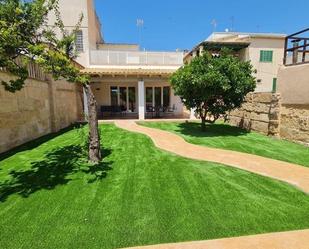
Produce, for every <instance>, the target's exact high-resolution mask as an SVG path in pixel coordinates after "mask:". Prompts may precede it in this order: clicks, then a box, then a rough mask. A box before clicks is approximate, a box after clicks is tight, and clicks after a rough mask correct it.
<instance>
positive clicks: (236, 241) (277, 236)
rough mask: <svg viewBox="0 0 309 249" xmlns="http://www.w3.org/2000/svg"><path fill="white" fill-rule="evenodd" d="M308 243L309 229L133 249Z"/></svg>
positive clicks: (271, 247) (269, 247)
mask: <svg viewBox="0 0 309 249" xmlns="http://www.w3.org/2000/svg"><path fill="white" fill-rule="evenodd" d="M308 245H309V230H301V231H291V232H282V233H268V234H260V235H252V236H243V237H235V238H227V239H217V240H206V241H196V242H186V243H175V244H165V245H164V244H162V245H156V246H145V247H134V248H131V249H253V248H254V249H308V248H309V246H308Z"/></svg>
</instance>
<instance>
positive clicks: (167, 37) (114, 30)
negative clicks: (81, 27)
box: [95, 0, 309, 51]
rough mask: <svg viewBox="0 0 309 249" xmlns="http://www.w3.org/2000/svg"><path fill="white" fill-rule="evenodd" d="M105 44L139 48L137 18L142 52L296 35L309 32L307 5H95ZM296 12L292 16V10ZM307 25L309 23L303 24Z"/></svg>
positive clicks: (226, 1) (225, 0) (248, 0)
mask: <svg viewBox="0 0 309 249" xmlns="http://www.w3.org/2000/svg"><path fill="white" fill-rule="evenodd" d="M95 2H96V9H97V13H98V15H99V17H100V20H101V22H102V24H103V33H104V38H105V41H106V42H119V43H139V40H140V38H139V31H138V28H137V26H136V20H137V19H143V20H144V28H143V30H142V39H141V40H142V48H145V49H146V50H160V51H161V50H163V51H166V50H175V49H177V48H180V49H190V48H192V47H193V46H194V45H196V44H197V43H198V42H200V41H202V40H204V39H205V38H207V37H208V36H209V34H211V32H212V31H213V26H212V25H211V23H212V20H214V19H215V20H216V22H217V27H216V31H224V30H225V29H227V28H229V29H231V28H234V31H239V32H277V33H294V32H296V31H299V30H301V29H304V28H307V27H309V21H308V20H309V19H308V10H309V1H308V0H298V1H297V4H296V7H292V8H288V7H287V6H289V7H291V6H292V4H293V1H290V0H221V1H220V0H212V1H210V0H190V1H180V0H178V1H176V0H95ZM295 10H296V11H295ZM305 20H307V22H306V21H305Z"/></svg>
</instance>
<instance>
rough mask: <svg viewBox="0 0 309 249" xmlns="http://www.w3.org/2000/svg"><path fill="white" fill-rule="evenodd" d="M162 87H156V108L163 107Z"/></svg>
mask: <svg viewBox="0 0 309 249" xmlns="http://www.w3.org/2000/svg"><path fill="white" fill-rule="evenodd" d="M161 97H162V96H161V87H155V107H159V106H161V103H162V102H161V100H162V99H161Z"/></svg>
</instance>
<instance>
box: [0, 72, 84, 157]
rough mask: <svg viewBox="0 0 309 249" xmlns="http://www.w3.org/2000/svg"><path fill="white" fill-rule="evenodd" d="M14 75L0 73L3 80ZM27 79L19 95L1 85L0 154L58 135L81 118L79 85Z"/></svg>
mask: <svg viewBox="0 0 309 249" xmlns="http://www.w3.org/2000/svg"><path fill="white" fill-rule="evenodd" d="M9 79H11V76H10V75H8V74H7V73H4V72H0V81H1V80H4V81H7V80H9ZM45 79H46V80H44V81H43V80H37V79H33V78H32V79H28V80H27V81H26V84H25V87H24V88H23V89H22V90H21V91H18V92H16V93H10V92H7V91H5V90H4V87H3V86H2V85H1V84H0V153H2V152H5V151H7V150H9V149H11V148H14V147H16V146H18V145H21V144H23V143H25V142H28V141H31V140H33V139H36V138H38V137H40V136H43V135H46V134H49V133H51V132H57V131H59V130H60V129H62V128H65V127H67V126H69V125H70V124H72V123H74V122H76V121H78V120H80V119H81V117H82V93H81V89H80V87H79V86H77V85H75V84H72V83H67V82H66V81H56V82H55V81H53V80H52V79H50V78H49V77H46V78H45Z"/></svg>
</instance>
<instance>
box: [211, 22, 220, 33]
mask: <svg viewBox="0 0 309 249" xmlns="http://www.w3.org/2000/svg"><path fill="white" fill-rule="evenodd" d="M210 24H211V25H212V31H213V32H216V29H217V26H218V23H217V20H216V19H213V20H212V21H211V23H210Z"/></svg>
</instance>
